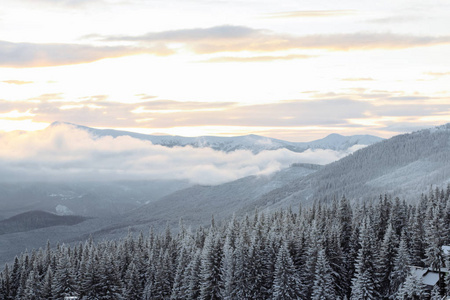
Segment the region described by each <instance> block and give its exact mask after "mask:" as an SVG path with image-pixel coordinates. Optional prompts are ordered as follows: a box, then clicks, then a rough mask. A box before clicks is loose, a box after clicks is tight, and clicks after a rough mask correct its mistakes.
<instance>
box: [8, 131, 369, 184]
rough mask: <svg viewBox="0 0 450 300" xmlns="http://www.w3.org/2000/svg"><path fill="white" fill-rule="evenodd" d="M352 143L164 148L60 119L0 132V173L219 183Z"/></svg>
mask: <svg viewBox="0 0 450 300" xmlns="http://www.w3.org/2000/svg"><path fill="white" fill-rule="evenodd" d="M358 147H361V146H358ZM358 147H357V148H358ZM357 148H353V149H349V150H348V151H346V152H337V151H332V150H317V151H312V150H308V151H305V152H303V153H294V152H291V151H288V150H285V149H282V150H276V151H263V152H260V153H258V154H253V153H252V152H251V151H244V150H242V151H235V152H230V153H224V152H220V151H214V150H212V149H210V148H192V147H174V148H167V147H163V146H159V145H153V144H152V143H150V142H148V141H142V140H139V139H135V138H131V137H128V136H122V137H117V138H113V137H109V136H106V137H101V138H98V137H97V138H96V137H93V136H91V135H90V134H89V133H88V132H86V131H84V130H81V129H77V128H75V127H72V126H70V125H66V124H61V125H59V126H51V127H49V128H47V129H45V130H42V131H36V132H27V133H23V132H22V133H21V132H11V133H3V134H1V135H0V175H1V176H0V177H1V178H3V180H5V181H47V180H48V181H53V180H58V181H60V180H80V181H88V180H90V181H92V180H94V181H96V180H100V181H101V180H105V181H106V180H152V179H188V180H190V181H191V182H193V183H198V184H220V183H224V182H227V181H232V180H236V179H238V178H241V177H245V176H249V175H268V174H271V173H273V172H275V171H278V170H281V169H283V168H286V167H288V166H289V165H290V164H292V163H298V162H304V163H318V164H326V163H330V162H332V161H335V160H337V159H340V158H342V157H343V156H345V155H347V154H349V153H351V152H352V151H354V150H357Z"/></svg>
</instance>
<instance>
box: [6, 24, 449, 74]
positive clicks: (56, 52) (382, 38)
mask: <svg viewBox="0 0 450 300" xmlns="http://www.w3.org/2000/svg"><path fill="white" fill-rule="evenodd" d="M84 38H85V39H96V40H97V42H103V43H108V45H105V46H93V45H89V44H35V43H13V42H7V41H0V67H11V68H32V67H49V66H61V65H72V64H82V63H90V62H94V61H98V60H101V59H105V58H116V57H123V56H130V55H136V54H143V53H146V54H153V55H159V56H169V55H174V54H176V53H177V51H183V50H189V51H191V52H194V53H196V54H213V53H220V52H244V51H248V52H259V53H261V52H276V51H284V50H305V49H322V50H329V51H353V50H373V49H388V50H392V49H407V48H414V47H428V46H435V45H442V44H450V36H414V35H405V34H395V33H370V32H360V33H340V34H315V35H304V36H296V35H288V34H280V33H276V32H272V31H269V30H263V29H254V28H250V27H245V26H232V25H223V26H215V27H209V28H194V29H180V30H170V31H161V32H149V33H146V34H143V35H138V36H128V35H120V36H119V35H118V36H101V35H95V34H91V35H88V36H84ZM117 42H120V43H126V44H127V46H123V45H122V46H111V45H109V44H110V43H113V44H117ZM130 44H131V45H130ZM174 44H175V45H176V47H175V48H174V47H173V45H174ZM132 45H134V46H132ZM299 58H309V57H306V56H304V55H300V54H297V55H291V56H289V55H287V56H272V57H270V56H262V57H256V56H255V57H254V58H245V59H244V58H241V59H240V58H234V60H235V61H239V60H241V61H269V60H273V59H299ZM216 60H219V61H220V60H221V59H220V58H218V59H216ZM222 60H231V58H222ZM212 61H214V59H212Z"/></svg>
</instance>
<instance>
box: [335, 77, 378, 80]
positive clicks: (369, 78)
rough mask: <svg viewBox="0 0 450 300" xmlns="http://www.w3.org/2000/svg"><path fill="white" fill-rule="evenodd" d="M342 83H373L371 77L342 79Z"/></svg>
mask: <svg viewBox="0 0 450 300" xmlns="http://www.w3.org/2000/svg"><path fill="white" fill-rule="evenodd" d="M341 80H342V81H374V79H373V78H371V77H355V78H342V79H341Z"/></svg>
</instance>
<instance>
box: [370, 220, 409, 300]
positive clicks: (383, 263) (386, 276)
mask: <svg viewBox="0 0 450 300" xmlns="http://www.w3.org/2000/svg"><path fill="white" fill-rule="evenodd" d="M397 244H398V241H397V235H396V234H395V232H394V230H393V228H392V223H391V222H389V224H388V227H387V229H386V232H385V235H384V238H383V242H382V244H381V247H380V251H379V252H378V253H379V255H378V257H377V265H376V268H377V280H378V284H379V287H380V295H381V296H382V297H383V298H387V297H389V295H390V293H391V283H392V277H391V273H392V271H393V269H394V258H395V257H396V255H397ZM403 280H404V278H403Z"/></svg>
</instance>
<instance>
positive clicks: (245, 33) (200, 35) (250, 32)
mask: <svg viewBox="0 0 450 300" xmlns="http://www.w3.org/2000/svg"><path fill="white" fill-rule="evenodd" d="M261 32H264V30H259V29H253V28H249V27H244V26H232V25H223V26H215V27H209V28H194V29H179V30H169V31H161V32H149V33H147V34H144V35H140V36H127V35H122V36H109V37H103V38H101V39H102V40H104V41H146V42H177V43H180V42H190V41H211V40H213V41H214V40H233V39H242V38H246V37H252V36H254V35H256V34H258V33H261Z"/></svg>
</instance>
